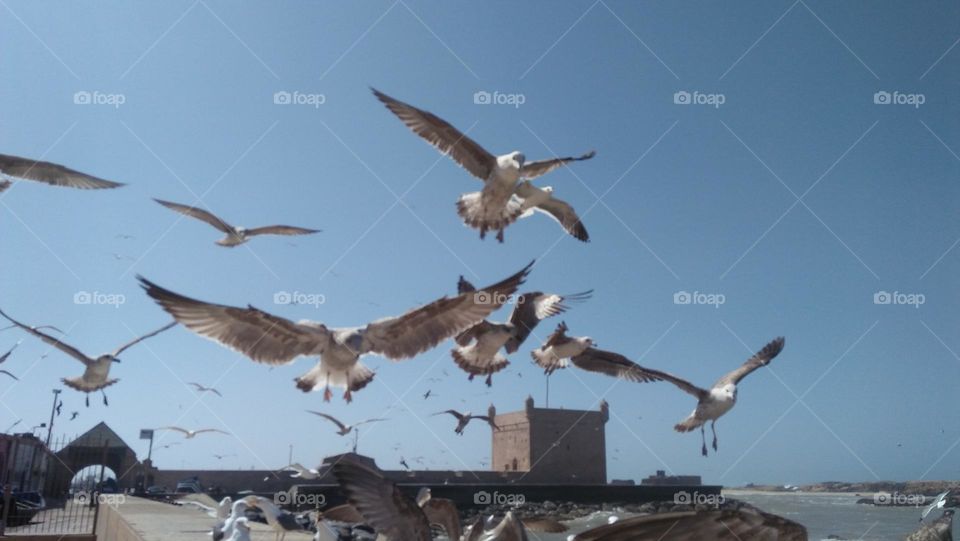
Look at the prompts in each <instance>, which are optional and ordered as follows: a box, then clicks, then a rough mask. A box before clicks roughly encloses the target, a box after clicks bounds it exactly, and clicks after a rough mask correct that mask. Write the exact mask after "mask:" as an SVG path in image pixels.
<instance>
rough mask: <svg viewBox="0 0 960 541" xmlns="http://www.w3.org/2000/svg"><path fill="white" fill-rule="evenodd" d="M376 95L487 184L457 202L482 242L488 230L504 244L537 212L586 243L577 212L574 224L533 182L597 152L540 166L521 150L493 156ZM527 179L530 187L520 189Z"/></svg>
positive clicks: (435, 120) (431, 118) (439, 123)
mask: <svg viewBox="0 0 960 541" xmlns="http://www.w3.org/2000/svg"><path fill="white" fill-rule="evenodd" d="M372 90H373V94H374V95H375V96H376V97H377V99H379V100H380V101H381V102H382V103H383V104H384V105H386V107H387V109H389V110H390V111H391V112H392V113H393V114H395V115H397V117H398V118H399V119H400V121H401V122H403V123H404V124H405V125H406V126H407V127H408V128H410V130H411V131H412V132H413V133H415V134H416V135H419V136H420V137H421V138H423V139H424V140H425V141H427V142H428V143H430V144H431V145H433V146H434V147H436V149H437V150H439V151H440V152H441V153H442V154H445V155H447V156H450V158H452V159H453V161H455V162H457V163H458V164H460V166H461V167H463V168H464V169H466V170H467V171H468V172H469V173H470V174H472V175H473V176H475V177H477V178H478V179H480V180H481V181H483V189H482V190H481V191H479V192H471V193H466V194H463V195H461V196H460V199H459V200H457V213H458V214H459V215H460V218H461V219H463V222H464V223H465V224H466V225H468V226H469V227H472V228H474V229H478V230H480V238H481V239H482V238H484V237H485V236H486V234H487V231H496V232H497V240H499V241H500V242H503V230H504V229H505V228H506V227H507V226H509V225H510V224H512V223H513V222H515V221H516V220H517V218H519V217H520V216H521V215H522V214H523V213H524V212H526V211H527V210H530V209H532V208H536V209H537V210H542V211H543V212H546V213H547V214H550V215H551V216H553V217H554V218H556V219H557V220H558V221H560V223H561V224H562V225H563V226H564V228H565V229H567V231H569V232H570V234H571V235H573V236H574V237H576V238H577V239H580V240H583V241H586V240H587V232H586V229H584V228H583V225H582V224H580V223H579V222H580V221H579V218H576V214H575V213H574V214H573V218H572V219H573V220H574V221H575V224H574V223H573V222H571V218H569V216H568V214H569V213H572V212H573V209H572V208H570V209H569V212H568V211H566V210H564V209H562V208H561V207H563V206H564V205H566V206H567V207H569V205H567V204H566V203H564V202H562V201H560V200H558V199H554V198H553V197H552V196H551V195H550V194H551V192H552V189H551V190H548V191H546V192H543V191H542V190H539V189H538V188H536V187H534V186H533V185H531V184H530V183H529V179H532V178H536V177H539V176H541V175H545V174H547V173H549V172H550V171H553V170H554V169H557V168H558V167H562V166H564V165H567V164H569V163H571V162H575V161H582V160H589V159H590V158H593V156H594V154H595V153H594V152H592V151H591V152H588V153H586V154H584V155H582V156H577V157H566V158H553V159H548V160H542V161H535V162H527V161H526V158H525V157H524V155H523V154H522V153H521V152H519V151H513V152H510V153H509V154H504V155H502V156H494V155H493V154H491V153H490V152H488V151H487V150H486V149H484V148H483V147H482V146H480V145H479V144H478V143H477V142H476V141H474V140H473V139H470V138H469V137H467V136H466V135H465V134H463V133H461V132H460V131H459V130H457V129H456V128H455V127H453V126H452V125H451V124H450V123H448V122H447V121H445V120H443V119H442V118H440V117H438V116H436V115H434V114H433V113H430V112H428V111H424V110H423V109H418V108H416V107H414V106H412V105H410V104H408V103H404V102H402V101H400V100H397V99H394V98H392V97H390V96H388V95H386V94H384V93H383V92H380V91H379V90H376V89H372ZM524 179H527V180H524ZM522 180H523V181H524V183H523V184H524V185H525V186H523V185H521V184H520V183H521V181H522ZM521 186H523V187H521ZM518 190H519V191H518ZM525 197H530V198H531V201H530V203H528V204H526V205H525V203H524V198H525Z"/></svg>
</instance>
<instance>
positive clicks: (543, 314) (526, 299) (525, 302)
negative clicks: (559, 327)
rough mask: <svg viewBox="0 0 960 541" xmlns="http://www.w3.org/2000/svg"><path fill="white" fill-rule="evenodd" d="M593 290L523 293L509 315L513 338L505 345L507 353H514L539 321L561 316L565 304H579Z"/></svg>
mask: <svg viewBox="0 0 960 541" xmlns="http://www.w3.org/2000/svg"><path fill="white" fill-rule="evenodd" d="M592 294H593V290H592V289H591V290H590V291H584V292H582V293H574V294H572V295H557V294H555V293H543V292H540V291H534V292H530V293H524V294H523V295H520V297H519V298H518V299H517V302H516V304H514V306H513V312H512V313H511V314H510V324H511V325H513V328H514V331H513V336H512V337H511V338H510V340H508V341H507V343H506V349H507V353H515V352H516V351H517V349H519V347H520V344H523V341H524V340H526V339H527V337H528V336H530V332H531V331H533V329H534V327H536V326H537V324H538V323H540V321H541V320H544V319H547V318H548V317H553V316H555V315H558V314H562V313H564V312H566V311H567V310H569V308H570V307H569V306H568V305H566V304H564V303H565V302H579V301H584V300H587V299H589V298H590V296H591V295H592Z"/></svg>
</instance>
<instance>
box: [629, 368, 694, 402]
mask: <svg viewBox="0 0 960 541" xmlns="http://www.w3.org/2000/svg"><path fill="white" fill-rule="evenodd" d="M644 370H646V371H647V372H649V373H650V374H651V375H653V376H655V377H656V379H657V380H659V381H669V382H670V383H672V384H674V385H676V386H677V387H679V388H680V390H681V391H684V392H686V393H689V394H691V395H693V396H694V397H695V398H696V399H697V400H703V399H704V398H706V397H707V396H708V395H709V394H710V391H708V390H706V389H701V388H700V387H697V386H696V385H694V384H692V383H690V382H689V381H687V380H685V379H683V378H678V377H677V376H674V375H673V374H668V373H666V372H661V371H660V370H654V369H652V368H645V369H644Z"/></svg>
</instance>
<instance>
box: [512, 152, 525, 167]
mask: <svg viewBox="0 0 960 541" xmlns="http://www.w3.org/2000/svg"><path fill="white" fill-rule="evenodd" d="M513 161H515V162H516V163H517V169H521V168H523V164H524V163H525V162H526V161H527V157H526V156H524V155H523V153H522V152H514V153H513Z"/></svg>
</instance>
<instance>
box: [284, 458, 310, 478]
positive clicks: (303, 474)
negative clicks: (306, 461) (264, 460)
mask: <svg viewBox="0 0 960 541" xmlns="http://www.w3.org/2000/svg"><path fill="white" fill-rule="evenodd" d="M280 471H292V472H294V473H293V475H291V476H290V478H291V479H307V480H313V479H317V478H319V477H320V472H319V471H317V470H316V469H314V468H304V467H303V466H302V465H301V464H300V463H299V462H294V463H293V464H290V465H289V466H286V467H284V468H282V469H281V470H280Z"/></svg>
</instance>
